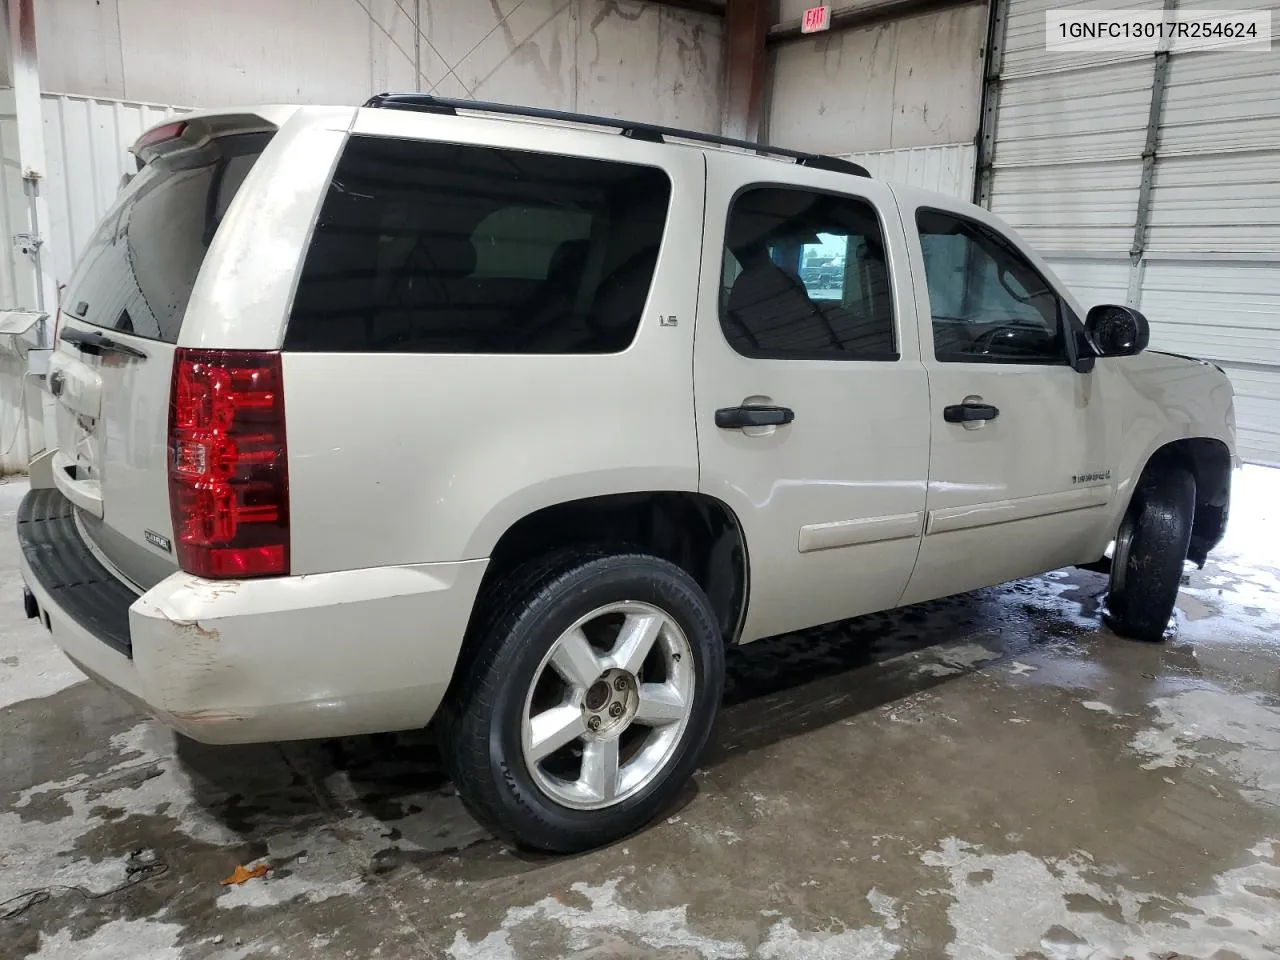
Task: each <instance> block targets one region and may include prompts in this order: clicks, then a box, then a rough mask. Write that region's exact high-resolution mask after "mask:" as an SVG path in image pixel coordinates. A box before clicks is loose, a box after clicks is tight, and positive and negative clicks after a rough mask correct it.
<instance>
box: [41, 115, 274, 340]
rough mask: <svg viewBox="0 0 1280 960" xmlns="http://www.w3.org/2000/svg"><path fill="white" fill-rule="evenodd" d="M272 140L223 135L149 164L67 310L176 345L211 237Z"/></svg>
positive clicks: (96, 247)
mask: <svg viewBox="0 0 1280 960" xmlns="http://www.w3.org/2000/svg"><path fill="white" fill-rule="evenodd" d="M269 140H270V134H242V135H237V136H229V137H218V138H216V139H214V140H210V141H208V142H207V143H205V144H204V145H202V146H201V147H200V148H198V149H194V150H191V151H183V152H181V153H175V154H170V155H168V156H165V157H160V158H158V159H156V160H154V161H152V162H151V163H149V164H148V165H147V166H146V167H144V168H143V169H142V171H141V172H139V173H138V175H137V176H136V177H135V178H134V180H133V182H132V183H130V184H129V186H128V188H126V190H125V192H124V193H123V194H122V195H121V198H120V201H119V202H118V205H117V206H116V207H115V208H114V209H113V210H112V211H111V212H110V213H109V214H108V215H107V216H106V218H105V219H104V220H103V221H102V222H101V223H100V224H99V225H98V229H97V230H96V231H94V234H93V236H92V237H91V238H90V240H89V245H88V246H87V247H86V248H85V252H84V254H83V255H82V256H81V257H80V262H79V264H78V266H77V267H76V271H75V274H74V275H73V276H72V278H71V282H70V284H69V285H68V287H67V291H66V294H65V295H64V296H63V298H62V310H63V312H64V313H66V314H68V315H69V316H73V317H76V318H77V319H79V320H82V321H84V322H86V323H90V324H93V325H94V326H98V327H106V328H107V329H110V330H118V331H120V332H121V333H132V334H134V335H136V336H139V337H146V338H147V339H150V340H162V341H164V342H165V343H177V341H178V333H179V331H180V330H181V329H182V317H183V314H185V313H186V310H187V301H188V300H189V299H190V298H191V289H192V287H194V286H195V282H196V276H197V275H198V274H199V272H200V265H201V264H202V263H204V256H205V253H206V252H207V251H208V249H209V244H210V243H211V242H212V241H213V235H214V234H215V233H216V232H217V230H218V226H219V225H220V224H221V223H222V218H223V216H224V215H225V214H226V212H227V207H228V206H230V204H231V200H232V199H233V198H234V197H235V195H236V192H237V191H238V190H239V189H240V185H241V184H242V183H243V182H244V178H245V177H246V176H247V175H248V173H249V170H250V168H251V167H252V166H253V164H254V163H255V162H256V161H257V159H258V156H259V155H260V154H261V153H262V151H263V149H264V148H265V147H266V145H267V142H268V141H269Z"/></svg>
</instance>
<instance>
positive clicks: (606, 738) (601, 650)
mask: <svg viewBox="0 0 1280 960" xmlns="http://www.w3.org/2000/svg"><path fill="white" fill-rule="evenodd" d="M694 677H695V672H694V664H693V651H692V649H691V647H690V645H689V640H688V638H687V637H686V636H685V634H684V632H683V631H682V630H681V629H680V627H679V626H678V625H677V624H676V622H675V620H674V619H672V618H671V617H670V616H668V615H667V614H665V613H664V612H663V611H662V610H660V609H658V608H657V607H655V606H652V605H650V604H647V603H640V602H636V601H625V602H622V603H612V604H608V605H607V606H603V607H598V608H597V609H595V610H592V611H591V612H590V613H588V614H587V615H586V616H584V617H581V618H580V619H579V620H578V621H577V622H576V623H574V624H573V626H571V627H570V628H569V629H568V630H566V631H565V632H564V633H562V634H561V635H560V636H559V637H558V638H557V639H556V641H555V642H554V643H553V644H552V645H551V649H550V650H548V651H547V655H546V656H545V657H543V659H542V663H541V664H539V666H538V669H537V670H536V671H535V672H534V675H533V682H532V684H531V685H530V689H529V693H528V695H527V697H526V698H525V704H524V713H523V715H522V721H521V745H522V749H523V753H524V760H525V765H526V766H527V767H528V770H529V773H530V774H531V775H532V776H533V779H534V782H535V783H537V784H538V786H539V787H540V788H541V789H542V790H543V791H545V792H546V793H547V794H548V795H549V796H550V797H551V798H552V799H554V800H555V801H557V802H559V803H562V804H564V805H565V806H568V807H574V808H577V809H584V810H591V809H599V808H602V807H609V806H613V805H614V804H617V803H621V802H622V801H624V800H626V799H627V798H629V797H631V796H634V795H635V794H637V793H638V792H640V791H641V790H643V789H644V788H645V787H646V786H647V785H648V784H650V783H651V782H652V781H653V780H654V778H655V777H656V776H658V775H659V774H660V773H661V772H662V770H663V769H664V768H665V767H666V766H667V764H668V763H669V762H670V760H671V758H672V756H673V755H674V754H675V752H676V748H677V746H678V745H679V743H680V740H681V736H682V734H683V733H684V729H685V727H686V725H687V724H688V722H689V717H690V714H691V712H692V710H693V702H694Z"/></svg>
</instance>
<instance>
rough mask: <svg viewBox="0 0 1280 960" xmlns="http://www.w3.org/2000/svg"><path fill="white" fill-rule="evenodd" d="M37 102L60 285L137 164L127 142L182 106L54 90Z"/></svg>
mask: <svg viewBox="0 0 1280 960" xmlns="http://www.w3.org/2000/svg"><path fill="white" fill-rule="evenodd" d="M41 108H42V110H43V112H44V144H45V162H46V163H47V164H48V170H47V179H46V183H45V196H46V198H47V200H48V203H49V219H50V223H49V224H48V227H47V228H45V229H44V230H42V232H43V233H44V234H45V237H46V246H45V250H46V251H47V255H49V256H51V257H52V258H53V269H54V276H55V278H56V279H57V283H58V286H59V288H61V287H62V286H63V285H64V284H66V282H67V281H68V280H69V279H70V278H71V271H72V269H73V268H74V267H75V261H76V258H77V257H78V256H79V255H80V252H81V251H82V250H83V249H84V246H85V244H86V243H88V241H89V237H90V235H91V234H92V233H93V229H94V227H95V226H97V224H98V221H99V220H101V219H102V215H103V214H104V213H106V212H107V208H108V207H110V206H111V203H112V201H113V200H115V198H116V195H117V194H118V193H119V192H120V187H121V185H122V182H123V178H124V176H125V174H126V173H133V172H134V171H135V170H136V169H137V166H136V165H135V164H134V161H133V157H132V156H131V155H130V154H129V152H128V151H129V147H130V146H131V145H132V144H133V143H134V141H136V140H137V139H138V137H139V136H140V135H141V134H142V132H143V131H144V130H146V129H147V128H148V127H150V126H152V125H153V124H156V123H159V122H160V121H162V120H164V119H165V118H167V117H171V116H174V115H176V114H180V113H185V112H186V108H182V107H174V106H166V105H162V104H152V103H126V102H122V101H119V100H95V99H91V98H89V97H72V96H63V95H55V94H46V95H44V96H43V97H42V99H41Z"/></svg>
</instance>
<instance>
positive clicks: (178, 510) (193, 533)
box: [169, 348, 289, 578]
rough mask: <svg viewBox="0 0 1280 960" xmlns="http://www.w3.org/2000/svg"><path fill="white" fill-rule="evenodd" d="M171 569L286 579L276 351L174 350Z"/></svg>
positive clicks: (285, 483) (285, 481)
mask: <svg viewBox="0 0 1280 960" xmlns="http://www.w3.org/2000/svg"><path fill="white" fill-rule="evenodd" d="M169 512H170V514H171V515H172V517H173V538H174V542H175V543H176V545H177V552H178V565H179V566H180V567H182V569H183V570H186V571H187V572H188V573H194V574H196V575H197V576H201V577H210V578H239V577H263V576H275V575H281V574H287V573H288V572H289V466H288V460H287V459H286V452H285V439H284V380H283V377H282V376H281V370H280V354H279V353H275V352H266V351H250V350H190V349H187V348H179V349H178V350H177V352H176V354H175V356H174V361H173V390H172V392H171V394H170V397H169Z"/></svg>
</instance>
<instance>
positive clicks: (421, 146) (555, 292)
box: [285, 137, 671, 354]
mask: <svg viewBox="0 0 1280 960" xmlns="http://www.w3.org/2000/svg"><path fill="white" fill-rule="evenodd" d="M670 196H671V184H670V181H669V180H668V178H667V175H666V174H665V173H663V172H662V171H661V170H658V169H656V168H653V167H645V166H639V165H635V164H627V163H618V162H614V161H608V160H593V159H585V158H581V157H565V156H557V155H551V154H539V153H529V152H525V151H519V150H506V149H498V148H493V147H479V146H468V145H459V144H448V143H436V142H431V141H416V140H397V139H389V138H381V137H353V138H352V139H351V141H350V143H349V144H348V145H347V147H346V149H345V151H344V152H343V155H342V158H341V159H340V161H339V162H338V167H337V170H336V171H335V173H334V177H333V183H332V184H331V186H330V188H329V193H328V195H327V197H326V198H325V201H324V205H323V207H322V209H321V212H320V217H319V220H318V222H317V224H316V230H315V235H314V237H313V239H312V242H311V248H310V250H309V252H308V253H307V259H306V263H305V265H304V267H303V271H302V277H301V280H300V282H299V285H298V292H297V295H296V297H295V299H294V305H293V312H292V315H291V318H290V321H289V328H288V332H287V333H286V335H285V347H286V348H287V349H292V350H313V351H356V352H384V351H385V352H404V353H537V354H546V353H614V352H618V351H621V350H624V349H626V348H627V346H629V345H630V343H631V341H632V339H633V338H634V337H635V333H636V329H637V327H638V326H639V323H640V317H641V314H642V313H643V311H644V307H645V302H646V300H647V299H648V296H649V287H650V283H651V281H652V279H653V272H654V267H655V265H656V263H657V259H658V252H659V249H660V247H661V245H662V235H663V229H664V226H665V224H666V219H667V209H668V205H669V201H670Z"/></svg>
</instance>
